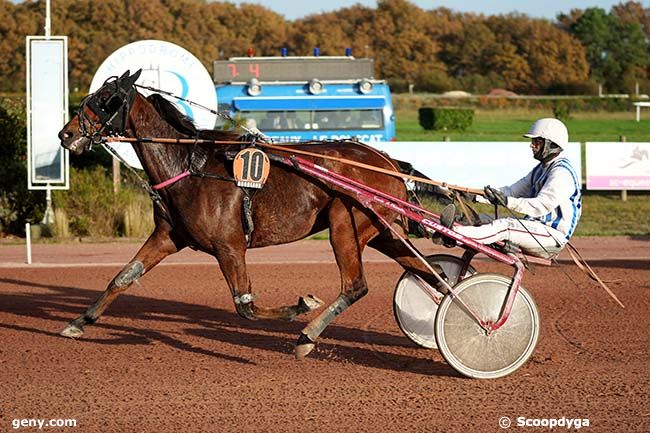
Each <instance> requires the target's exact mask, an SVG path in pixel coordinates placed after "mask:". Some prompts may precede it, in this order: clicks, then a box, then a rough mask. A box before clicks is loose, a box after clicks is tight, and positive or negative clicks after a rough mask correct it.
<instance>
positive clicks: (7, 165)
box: [0, 97, 45, 237]
mask: <svg viewBox="0 0 650 433" xmlns="http://www.w3.org/2000/svg"><path fill="white" fill-rule="evenodd" d="M25 125H26V123H25V99H24V98H23V97H0V146H1V147H2V150H0V237H1V236H6V235H16V236H23V235H24V234H25V223H26V222H29V223H32V224H34V223H38V222H39V221H40V220H41V219H42V218H43V211H44V210H45V192H44V191H29V190H28V189H27V131H26V127H25Z"/></svg>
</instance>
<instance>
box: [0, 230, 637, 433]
mask: <svg viewBox="0 0 650 433" xmlns="http://www.w3.org/2000/svg"><path fill="white" fill-rule="evenodd" d="M575 244H576V245H577V246H578V248H579V249H580V250H581V251H582V252H583V253H584V255H585V257H586V258H587V259H588V260H590V263H591V264H592V265H593V266H594V268H595V269H596V271H597V272H598V273H599V275H600V276H601V277H602V278H603V279H605V280H606V281H607V282H608V283H609V285H610V287H611V288H612V289H613V290H614V291H615V292H616V293H617V294H618V295H619V297H620V298H621V300H622V301H623V302H624V303H625V304H626V306H627V308H626V309H625V310H623V309H620V308H618V307H617V306H616V305H615V304H614V303H613V302H612V301H610V300H609V299H608V298H607V297H606V296H605V295H604V293H603V292H602V290H601V289H600V288H598V287H597V286H594V285H592V284H591V283H590V282H589V280H588V279H587V278H586V277H584V276H583V275H582V274H581V273H580V272H579V271H578V270H577V269H576V268H575V267H574V266H572V265H569V264H568V262H567V261H566V260H564V259H565V258H566V257H565V256H562V258H563V260H562V261H561V262H562V265H560V266H559V267H551V268H547V267H541V266H538V267H535V268H534V269H531V270H530V271H528V272H527V273H526V276H525V278H524V285H525V287H526V288H527V289H528V290H529V291H530V292H531V293H532V294H533V296H534V297H535V300H536V302H537V304H538V306H539V308H540V312H541V315H542V330H541V335H540V341H539V344H538V346H537V349H536V351H535V353H534V354H533V356H532V358H531V360H530V361H529V362H528V363H527V364H525V365H524V366H523V367H522V368H521V369H520V370H518V371H517V372H515V373H514V374H513V375H511V376H508V377H505V378H501V379H496V380H474V379H467V378H463V377H461V376H459V375H458V374H457V373H456V372H455V371H454V370H453V369H452V368H451V367H450V366H449V365H447V364H446V363H445V361H444V359H443V358H442V356H441V355H440V354H439V353H438V352H437V351H434V350H426V349H422V348H419V347H417V346H416V345H415V344H413V343H411V342H410V341H409V340H408V339H407V338H406V337H404V336H403V335H402V334H401V332H400V330H399V328H398V327H397V325H396V323H395V320H394V318H393V312H392V294H393V289H394V286H395V283H396V281H397V279H398V278H399V276H400V274H401V269H400V268H399V266H398V265H396V264H394V263H392V262H389V261H387V259H386V258H385V257H383V256H382V255H380V254H378V253H372V252H368V253H367V254H366V255H365V256H364V259H365V261H366V267H365V269H366V275H367V279H368V282H369V286H370V292H369V294H368V295H367V296H366V297H365V298H364V299H362V300H361V301H360V302H359V303H357V304H355V305H354V306H353V307H351V308H350V309H349V310H348V311H346V312H345V313H344V314H343V315H342V316H340V317H339V318H338V319H337V320H336V321H335V322H334V323H333V324H332V325H331V326H330V327H329V328H327V330H326V331H325V332H324V334H323V336H322V337H321V339H320V340H319V344H318V346H317V348H316V350H315V351H314V353H312V354H311V355H310V357H309V358H308V359H306V360H304V361H296V360H295V359H294V357H293V348H294V344H295V340H296V338H297V336H298V334H299V332H300V330H301V329H302V327H303V326H304V325H305V323H306V322H307V321H308V320H309V319H310V318H312V317H314V313H311V314H310V315H307V316H305V317H304V318H300V319H299V320H297V321H294V322H279V321H246V320H244V319H241V318H240V317H239V316H237V314H236V313H235V312H234V307H233V304H232V300H231V298H230V295H229V292H228V289H227V286H226V283H225V281H224V279H223V277H222V275H221V272H220V271H219V268H218V266H217V265H216V264H215V262H214V259H212V258H211V257H208V256H206V255H204V254H201V253H197V252H193V251H183V252H181V253H179V254H177V255H176V256H172V257H170V258H168V259H166V260H165V261H164V262H163V263H162V264H161V265H160V266H158V267H157V268H155V269H154V270H153V271H152V272H150V273H149V274H147V275H146V276H145V277H143V278H142V280H141V282H140V285H137V286H134V287H132V288H130V289H129V291H127V292H126V293H125V294H124V295H122V296H121V297H120V298H119V299H118V300H117V301H116V302H115V303H114V304H113V305H111V307H110V308H109V310H108V312H107V313H106V314H105V315H104V316H103V317H102V319H101V320H100V321H99V322H98V323H97V324H96V325H95V326H92V327H88V328H87V332H86V334H85V335H84V337H83V338H82V339H81V340H78V341H73V340H68V339H65V338H62V337H59V336H58V332H59V331H60V330H61V329H62V328H63V327H64V326H65V324H66V323H67V322H68V321H69V320H70V319H72V318H74V317H76V316H77V315H79V314H80V313H81V312H82V311H83V310H84V309H85V308H86V307H87V306H88V305H89V304H90V303H91V302H93V301H94V300H95V299H96V298H97V296H98V295H99V294H100V293H101V292H102V291H103V290H104V288H105V287H106V285H107V283H108V282H109V281H110V279H111V278H112V277H113V276H114V275H115V274H116V273H117V272H118V271H119V269H120V268H121V266H122V265H123V264H124V263H126V262H128V260H129V259H130V258H131V256H132V255H133V254H134V253H135V252H136V251H137V249H138V245H137V244H129V243H120V244H84V243H77V244H68V245H34V248H33V262H34V264H32V265H26V264H24V261H25V249H24V246H20V245H16V246H1V247H0V431H1V432H4V431H38V429H37V428H28V427H24V428H21V429H20V430H15V429H13V426H12V422H13V421H14V420H20V419H32V418H33V419H45V420H50V419H75V420H76V422H77V426H76V427H50V428H47V429H46V428H44V429H43V430H49V431H61V432H67V431H70V432H73V431H79V432H103V433H107V432H120V433H121V432H230V431H237V432H285V431H286V432H302V431H313V432H373V433H375V432H386V431H391V432H392V431H396V432H397V431H400V432H424V431H426V432H430V431H431V432H436V431H440V432H456V431H458V432H491V431H501V429H500V427H499V420H500V418H502V417H509V418H510V419H511V420H512V423H513V426H512V427H511V428H510V430H513V431H549V429H548V428H545V427H529V428H517V427H516V423H517V418H518V417H525V418H527V419H550V418H555V419H561V418H565V419H580V420H581V425H583V426H584V421H582V420H587V419H588V420H589V427H583V428H582V429H581V430H585V431H595V432H612V431H620V432H623V431H625V432H637V431H638V432H644V431H645V432H647V431H650V403H649V402H648V394H649V391H650V386H649V385H650V379H649V378H648V366H649V365H650V355H649V351H648V349H649V348H650V331H649V328H650V297H649V295H650V249H649V247H650V239H647V238H646V239H630V238H580V239H577V240H576V242H575ZM420 247H421V249H422V250H423V251H424V252H426V253H432V252H438V251H441V250H439V249H436V248H434V247H433V246H430V245H428V244H425V243H421V244H420ZM445 252H449V250H448V251H445ZM451 252H459V251H455V250H451ZM248 262H249V265H250V266H249V269H250V272H251V275H252V280H253V287H254V291H255V292H256V293H258V294H259V295H260V298H259V301H258V302H259V303H261V304H263V305H268V306H277V305H284V304H293V303H295V301H296V300H297V298H298V296H300V295H304V294H307V293H313V294H315V295H317V296H319V297H321V298H322V299H324V300H326V301H332V300H333V299H334V298H335V297H336V296H337V294H338V291H339V287H338V284H339V276H338V271H337V267H336V265H335V263H334V260H333V256H332V254H331V252H330V249H329V244H328V243H327V242H326V241H302V242H299V243H296V244H292V245H288V246H281V247H273V248H267V249H263V250H253V251H251V252H250V254H249V256H248ZM474 265H475V266H476V267H477V268H478V269H479V271H485V272H499V273H503V274H509V273H510V271H509V270H508V269H507V268H504V267H503V266H501V265H498V264H495V263H494V262H491V261H488V260H479V259H477V260H476V261H475V262H474ZM565 272H566V273H565ZM571 279H572V280H575V282H576V283H577V284H578V286H577V287H576V286H575V285H574V284H573V283H572V282H571ZM566 430H567V428H566V427H559V428H556V429H555V430H553V431H566Z"/></svg>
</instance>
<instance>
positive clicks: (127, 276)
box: [111, 260, 144, 292]
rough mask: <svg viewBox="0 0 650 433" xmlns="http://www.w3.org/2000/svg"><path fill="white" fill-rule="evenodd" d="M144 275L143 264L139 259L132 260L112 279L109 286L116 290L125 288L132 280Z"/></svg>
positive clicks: (120, 290) (119, 290)
mask: <svg viewBox="0 0 650 433" xmlns="http://www.w3.org/2000/svg"><path fill="white" fill-rule="evenodd" d="M142 275H144V264H143V263H142V262H140V261H137V260H136V261H134V262H131V263H129V264H128V265H126V266H125V267H124V268H123V269H122V270H121V271H120V273H119V274H117V276H116V277H115V278H113V281H112V282H111V288H112V289H116V290H117V291H118V292H122V291H124V290H126V288H127V287H129V286H130V285H131V284H132V283H133V282H135V281H137V280H138V279H139V278H140V277H141V276H142Z"/></svg>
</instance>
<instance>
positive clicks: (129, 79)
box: [123, 69, 142, 87]
mask: <svg viewBox="0 0 650 433" xmlns="http://www.w3.org/2000/svg"><path fill="white" fill-rule="evenodd" d="M141 73H142V69H138V70H137V71H135V72H134V73H133V75H131V76H130V77H126V78H125V80H124V81H123V83H124V86H125V87H131V86H133V85H134V84H135V82H136V81H138V78H140V74H141Z"/></svg>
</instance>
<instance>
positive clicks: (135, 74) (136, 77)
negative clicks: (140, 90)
mask: <svg viewBox="0 0 650 433" xmlns="http://www.w3.org/2000/svg"><path fill="white" fill-rule="evenodd" d="M141 73H142V68H140V69H138V70H137V71H135V72H134V73H133V75H131V78H133V83H135V82H136V81H138V78H140V74H141Z"/></svg>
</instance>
